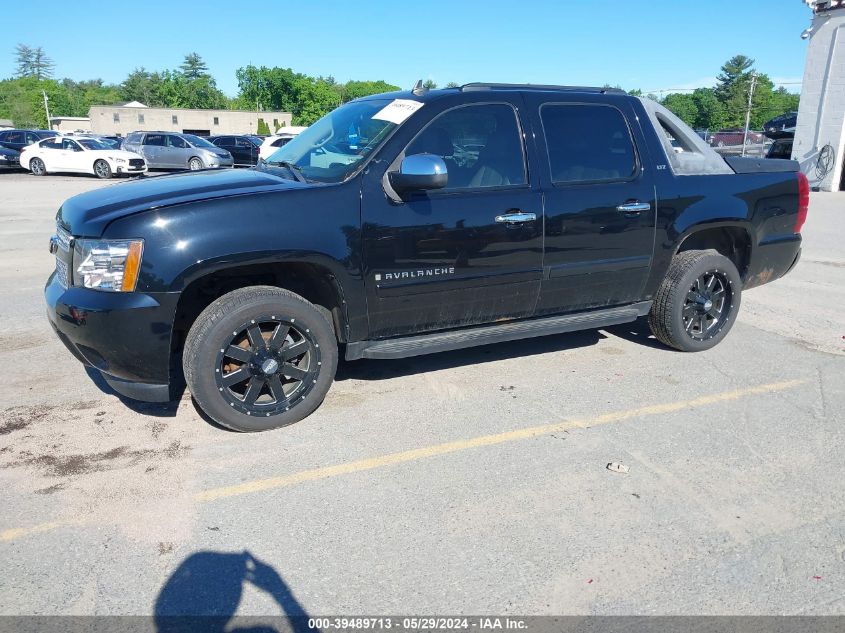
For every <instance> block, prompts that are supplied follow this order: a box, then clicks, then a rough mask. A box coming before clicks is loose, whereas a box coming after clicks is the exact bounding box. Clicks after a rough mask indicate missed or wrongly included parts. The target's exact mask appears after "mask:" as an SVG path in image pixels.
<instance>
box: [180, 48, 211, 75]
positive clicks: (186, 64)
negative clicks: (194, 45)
mask: <svg viewBox="0 0 845 633" xmlns="http://www.w3.org/2000/svg"><path fill="white" fill-rule="evenodd" d="M179 70H180V71H181V73H182V76H183V77H184V78H185V79H188V80H194V79H200V78H201V77H209V78H210V77H211V75H209V74H208V66H207V65H206V63H205V62H204V61H203V60H202V57H200V56H199V55H198V54H197V53H188V54H187V55H185V61H183V62H182V65H181V66H179Z"/></svg>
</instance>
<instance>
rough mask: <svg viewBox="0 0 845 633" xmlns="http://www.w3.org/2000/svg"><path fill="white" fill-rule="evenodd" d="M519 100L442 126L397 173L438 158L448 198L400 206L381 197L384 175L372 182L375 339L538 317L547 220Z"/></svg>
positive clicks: (368, 239) (444, 116)
mask: <svg viewBox="0 0 845 633" xmlns="http://www.w3.org/2000/svg"><path fill="white" fill-rule="evenodd" d="M518 99H519V96H518V95H516V96H514V97H513V100H512V101H509V102H505V103H494V104H475V105H470V106H462V107H457V108H453V109H451V110H447V111H445V112H443V113H441V114H439V115H436V116H434V118H433V120H431V121H429V122H428V123H427V124H426V125H425V126H424V127H423V129H422V131H421V132H420V133H419V134H417V135H416V137H415V138H414V139H413V140H412V141H411V142H410V144H409V145H408V146H407V147H406V148H405V149H404V151H403V152H402V153H401V154H400V155H399V156H398V157H396V160H394V161H393V164H392V165H391V166H390V167H389V168H388V170H394V169H397V168H398V163H399V161H400V160H401V158H402V157H404V156H410V155H412V154H421V153H431V154H437V155H439V156H441V157H442V158H443V159H444V161H445V162H446V165H447V168H448V171H449V184H448V185H447V187H446V188H445V189H442V190H437V191H429V192H419V193H411V194H406V195H405V196H404V197H403V198H402V200H401V201H397V200H395V199H391V198H390V197H389V196H387V195H385V190H384V189H383V188H382V187H383V176H384V170H369V171H368V172H367V173H366V174H365V175H364V179H365V182H364V185H363V192H364V193H363V199H362V220H363V222H362V231H363V249H364V252H363V260H364V268H365V271H364V272H365V278H366V287H367V300H368V312H369V317H370V336H371V338H383V337H390V336H401V335H403V334H413V333H418V332H424V331H431V330H437V329H443V328H452V327H459V326H468V325H475V324H480V323H490V322H493V321H497V320H506V319H512V318H519V317H525V316H529V315H531V313H532V312H533V310H534V306H535V304H536V300H537V295H538V292H539V286H540V278H541V274H542V227H543V211H542V200H541V197H540V193H539V191H538V190H537V188H536V187H534V186H533V185H532V184H530V183H529V180H528V170H527V161H526V157H525V149H524V146H523V134H522V125H521V123H520V120H519V116H518V108H519V106H521V101H519V100H518ZM389 160H390V158H388V161H389ZM379 171H380V173H379Z"/></svg>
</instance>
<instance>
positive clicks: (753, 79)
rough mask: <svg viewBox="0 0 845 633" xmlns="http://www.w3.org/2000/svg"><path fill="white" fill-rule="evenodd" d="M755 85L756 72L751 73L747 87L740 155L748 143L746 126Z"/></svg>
mask: <svg viewBox="0 0 845 633" xmlns="http://www.w3.org/2000/svg"><path fill="white" fill-rule="evenodd" d="M756 86H757V73H756V72H753V73H751V87H750V88H749V89H748V109H747V110H746V111H745V134H743V135H742V155H743V156H745V147H746V144H747V143H748V126H749V125H751V102H752V100H753V99H754V88H755V87H756Z"/></svg>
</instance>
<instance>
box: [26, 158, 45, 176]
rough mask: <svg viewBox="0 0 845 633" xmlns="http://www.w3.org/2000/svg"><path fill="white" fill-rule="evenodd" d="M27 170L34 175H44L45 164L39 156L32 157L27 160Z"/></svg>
mask: <svg viewBox="0 0 845 633" xmlns="http://www.w3.org/2000/svg"><path fill="white" fill-rule="evenodd" d="M29 171H31V172H32V174H33V175H34V176H46V175H47V166H46V165H45V164H44V161H43V160H41V159H40V158H33V159H32V160H31V161H29Z"/></svg>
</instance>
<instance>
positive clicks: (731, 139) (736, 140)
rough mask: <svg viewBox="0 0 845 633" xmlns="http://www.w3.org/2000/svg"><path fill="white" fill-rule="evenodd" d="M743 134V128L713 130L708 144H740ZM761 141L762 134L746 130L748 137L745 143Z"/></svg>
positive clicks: (717, 145) (756, 143)
mask: <svg viewBox="0 0 845 633" xmlns="http://www.w3.org/2000/svg"><path fill="white" fill-rule="evenodd" d="M744 136H745V130H741V129H731V130H720V131H718V132H714V133H713V134H712V135H711V136H710V145H712V146H713V147H727V146H729V145H742V140H743V138H744ZM762 142H763V135H762V134H760V133H759V132H752V131H751V130H748V139H747V140H746V141H745V144H746V145H759V144H760V143H762Z"/></svg>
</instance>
